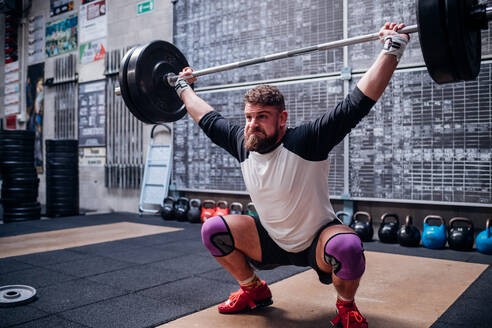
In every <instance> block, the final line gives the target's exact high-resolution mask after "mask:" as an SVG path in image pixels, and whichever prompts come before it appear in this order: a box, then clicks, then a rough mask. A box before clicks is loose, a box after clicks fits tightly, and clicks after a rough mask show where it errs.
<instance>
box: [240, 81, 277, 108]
mask: <svg viewBox="0 0 492 328" xmlns="http://www.w3.org/2000/svg"><path fill="white" fill-rule="evenodd" d="M244 102H245V103H248V104H251V105H262V106H272V107H276V108H277V109H278V111H279V112H281V111H283V110H284V109H285V103H284V95H283V94H282V93H281V92H280V90H279V89H278V88H277V87H274V86H272V85H266V84H260V85H257V86H256V87H254V88H253V89H251V90H249V91H248V92H246V94H245V95H244Z"/></svg>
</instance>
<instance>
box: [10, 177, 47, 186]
mask: <svg viewBox="0 0 492 328" xmlns="http://www.w3.org/2000/svg"><path fill="white" fill-rule="evenodd" d="M17 185H21V186H23V185H39V179H38V178H33V177H23V176H20V177H19V176H14V177H5V178H4V180H3V185H2V186H3V187H8V186H17Z"/></svg>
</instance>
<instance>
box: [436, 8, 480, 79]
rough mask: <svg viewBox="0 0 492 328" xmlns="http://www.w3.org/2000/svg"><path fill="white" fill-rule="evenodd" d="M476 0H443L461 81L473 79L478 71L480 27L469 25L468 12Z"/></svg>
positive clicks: (452, 49) (456, 66) (451, 44)
mask: <svg viewBox="0 0 492 328" xmlns="http://www.w3.org/2000/svg"><path fill="white" fill-rule="evenodd" d="M477 2H478V1H476V0H471V1H463V0H445V4H446V22H447V30H448V37H449V44H450V48H451V53H452V54H453V58H454V63H455V69H456V72H457V73H458V77H459V79H460V80H462V81H469V80H474V79H476V77H477V76H478V73H480V62H481V56H482V55H481V54H482V40H481V32H480V29H478V28H476V29H473V28H471V27H469V23H468V22H467V20H468V16H469V13H470V11H471V9H472V7H473V6H475V5H477Z"/></svg>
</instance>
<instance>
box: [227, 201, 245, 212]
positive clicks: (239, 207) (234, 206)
mask: <svg viewBox="0 0 492 328" xmlns="http://www.w3.org/2000/svg"><path fill="white" fill-rule="evenodd" d="M229 214H243V204H241V203H238V202H232V203H231V206H230V207H229Z"/></svg>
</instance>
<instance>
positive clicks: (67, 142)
mask: <svg viewBox="0 0 492 328" xmlns="http://www.w3.org/2000/svg"><path fill="white" fill-rule="evenodd" d="M45 144H46V148H47V149H48V148H57V147H74V148H78V147H79V141H78V140H77V139H62V140H54V139H47V140H45Z"/></svg>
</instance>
